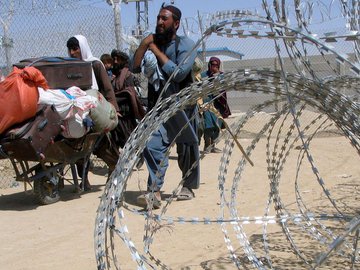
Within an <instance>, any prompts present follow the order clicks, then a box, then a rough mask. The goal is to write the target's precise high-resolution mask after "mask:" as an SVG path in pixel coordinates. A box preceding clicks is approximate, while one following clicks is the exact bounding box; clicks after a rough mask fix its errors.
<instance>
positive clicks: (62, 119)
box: [0, 57, 118, 161]
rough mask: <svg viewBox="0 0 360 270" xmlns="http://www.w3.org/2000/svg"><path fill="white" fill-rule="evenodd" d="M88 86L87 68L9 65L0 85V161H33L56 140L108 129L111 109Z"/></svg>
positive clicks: (63, 61)
mask: <svg viewBox="0 0 360 270" xmlns="http://www.w3.org/2000/svg"><path fill="white" fill-rule="evenodd" d="M91 85H92V68H91V63H89V62H85V61H81V60H78V59H74V58H60V57H46V58H38V59H26V60H23V61H20V63H17V64H15V65H14V69H13V71H12V72H11V73H10V75H9V76H8V77H6V79H5V80H4V81H2V82H0V156H1V157H3V158H7V157H12V158H16V159H19V160H34V161H38V160H42V159H44V158H46V157H45V156H44V152H45V149H46V148H47V147H48V146H49V144H51V143H53V142H54V141H56V140H59V139H64V138H65V139H77V138H81V137H83V136H84V135H86V134H87V133H89V132H92V131H94V132H108V131H110V130H112V129H114V128H115V127H116V125H117V121H118V119H117V114H116V110H115V108H114V107H113V105H112V104H111V103H109V102H107V101H106V100H105V98H104V97H103V95H102V94H101V93H99V92H98V90H94V89H90V88H91Z"/></svg>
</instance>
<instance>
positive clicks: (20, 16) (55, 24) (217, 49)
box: [0, 0, 359, 188]
mask: <svg viewBox="0 0 360 270" xmlns="http://www.w3.org/2000/svg"><path fill="white" fill-rule="evenodd" d="M11 3H13V5H11ZM0 10H1V14H0V19H1V25H0V27H1V28H0V67H1V70H2V71H3V72H4V73H5V74H7V73H8V72H9V70H11V66H12V64H13V63H16V62H18V61H20V60H22V59H26V58H30V57H40V56H67V49H66V41H67V40H68V38H69V37H71V36H73V35H76V34H82V35H84V36H86V37H87V39H88V41H89V44H90V47H91V49H92V52H93V54H94V56H96V57H100V55H101V54H103V53H109V52H110V51H111V50H112V49H113V48H115V47H116V40H115V34H114V33H115V30H114V14H113V8H112V7H111V6H110V5H108V6H107V7H106V8H104V7H98V6H96V5H94V4H93V2H92V1H46V0H43V1H21V0H19V1H11V0H8V1H1V3H0ZM308 12H309V13H310V11H308ZM236 13H238V14H241V16H244V17H245V18H246V16H247V15H246V14H256V13H257V11H241V10H235V11H225V12H220V11H219V12H217V13H216V14H198V17H197V18H184V19H183V21H182V32H183V33H182V32H181V31H180V34H186V35H188V36H190V37H191V38H193V39H194V40H197V38H198V36H199V34H200V33H201V31H204V30H205V29H206V28H207V27H209V26H210V25H212V24H213V23H214V21H215V20H223V19H226V18H229V17H231V16H234V15H236ZM325 13H326V12H324V14H325ZM340 15H341V14H340ZM340 15H339V14H325V15H323V16H322V17H323V18H324V20H329V21H332V20H338V19H339V18H341V16H340ZM251 27H253V25H252V26H251ZM260 30H263V29H254V28H250V25H249V34H248V36H244V35H243V38H241V39H240V42H239V39H232V38H228V39H226V41H225V42H224V39H222V38H221V37H218V36H216V35H214V36H211V37H209V38H208V39H207V40H206V44H204V46H203V49H205V50H207V51H211V50H213V51H214V54H218V56H219V57H220V58H221V59H222V60H223V65H222V68H223V70H224V71H225V72H226V71H231V70H232V69H234V68H238V67H242V68H245V69H246V68H268V69H274V70H278V69H279V62H278V61H277V57H276V51H275V46H274V43H273V41H272V40H270V39H263V38H261V37H260V36H259V34H258V33H257V31H260ZM335 30H336V33H337V35H341V34H344V33H345V32H346V31H347V30H349V29H346V28H345V27H343V28H338V29H335ZM331 31H333V32H334V29H333V28H332V29H331ZM125 32H126V30H125ZM129 32H130V31H129ZM317 32H322V33H326V32H327V29H322V30H321V31H317ZM324 35H325V34H324ZM333 35H334V33H333ZM332 41H334V40H332ZM336 41H338V42H336V43H335V42H334V43H332V44H334V46H335V47H336V49H337V51H339V52H344V53H349V52H351V50H352V48H353V44H351V41H346V42H345V41H344V40H336ZM123 42H126V41H125V40H123ZM125 45H128V44H125ZM124 47H126V46H124ZM303 50H304V51H306V53H307V55H308V56H309V57H310V58H313V59H315V58H316V57H318V58H319V59H318V60H316V61H313V60H312V61H311V62H312V64H313V70H315V72H316V74H317V76H319V77H321V78H326V77H327V76H331V75H333V74H336V75H346V74H345V73H344V72H347V70H348V69H346V68H343V65H342V64H341V63H339V62H336V61H335V59H334V58H333V57H332V56H331V54H329V55H326V57H328V58H329V59H330V60H329V61H331V62H332V64H333V65H334V67H333V68H330V66H329V65H328V63H326V61H325V60H324V59H323V58H322V57H319V53H318V51H316V50H315V49H314V47H313V46H309V47H308V48H306V47H304V48H303ZM224 52H226V53H227V55H222V54H223V53H224ZM281 52H286V49H285V48H281ZM231 53H235V54H238V55H239V54H241V55H242V57H241V59H236V58H233V57H231V56H228V55H231ZM207 59H208V58H203V61H204V62H206V60H207ZM287 62H290V60H289V59H288V58H285V63H287ZM288 67H289V71H292V72H296V70H294V68H293V67H292V66H291V64H290V63H289V66H288ZM203 69H204V70H205V69H206V63H204V68H203ZM342 91H343V92H344V93H346V94H347V95H350V96H352V97H353V98H354V99H356V100H358V99H359V93H358V92H356V91H355V92H354V90H352V89H348V88H345V89H343V90H342ZM228 95H229V97H230V99H229V104H230V107H231V109H232V111H233V113H235V114H236V113H241V112H244V111H246V110H247V109H248V108H249V107H250V106H252V105H254V104H256V103H259V102H262V101H263V98H265V97H262V96H261V95H260V94H259V93H257V94H254V95H252V94H251V93H246V96H244V95H245V94H243V93H238V92H235V91H234V92H232V91H230V92H229V94H228ZM272 109H273V110H276V106H274V108H272ZM92 160H93V163H94V165H95V166H105V164H104V163H102V162H101V160H99V159H97V158H95V157H94V158H93V159H92ZM11 167H12V166H11V164H10V162H9V161H7V160H0V188H5V187H9V186H11V185H12V184H13V182H14V172H13V171H12V170H11Z"/></svg>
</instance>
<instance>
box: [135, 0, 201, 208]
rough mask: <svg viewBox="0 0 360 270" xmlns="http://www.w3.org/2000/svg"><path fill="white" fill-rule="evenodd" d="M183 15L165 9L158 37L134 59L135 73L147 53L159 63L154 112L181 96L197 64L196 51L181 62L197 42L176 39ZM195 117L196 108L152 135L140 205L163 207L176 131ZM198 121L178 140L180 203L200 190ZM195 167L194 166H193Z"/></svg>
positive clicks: (152, 88)
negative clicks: (167, 99)
mask: <svg viewBox="0 0 360 270" xmlns="http://www.w3.org/2000/svg"><path fill="white" fill-rule="evenodd" d="M180 19H181V11H180V10H179V9H178V8H177V7H175V6H173V5H164V4H163V5H162V6H161V8H160V11H159V14H158V16H157V25H156V33H155V34H150V35H148V36H147V37H146V38H144V39H143V40H142V42H141V43H140V45H139V48H138V49H137V51H136V52H135V55H134V66H133V72H134V73H136V72H140V71H141V62H142V59H143V57H144V55H145V52H146V51H148V50H149V51H151V52H152V53H153V54H154V55H155V56H156V59H157V64H158V67H159V68H158V69H157V70H158V71H160V72H161V76H160V77H162V78H164V80H162V81H161V82H160V84H156V85H152V84H149V85H148V86H149V88H148V106H149V109H151V108H152V107H153V106H154V105H155V104H156V101H157V100H158V98H165V97H168V96H170V95H172V94H176V93H178V92H179V91H180V90H181V89H182V88H183V87H184V86H186V85H185V84H186V83H187V82H189V81H190V80H189V77H190V76H191V70H192V66H193V64H194V61H195V57H196V51H195V50H193V51H192V53H191V55H190V57H189V58H188V59H187V60H186V61H185V62H182V60H183V59H184V58H185V57H186V56H187V55H188V53H189V51H191V50H192V49H193V47H194V42H193V41H192V40H191V39H189V38H187V37H183V36H178V35H176V32H177V30H178V28H179V25H180ZM176 68H179V72H177V74H176V75H175V76H174V77H173V78H172V80H171V82H170V85H169V87H168V88H167V89H166V92H165V93H163V94H162V95H161V97H159V96H160V92H161V90H162V88H163V86H164V84H165V82H166V81H167V79H168V78H169V77H170V76H171V74H172V73H173V72H174V71H175V69H176ZM194 114H196V106H195V105H194V106H189V108H187V109H185V111H179V112H177V113H176V115H174V116H173V117H171V118H170V119H169V120H168V121H167V122H166V123H164V124H162V125H161V127H160V129H159V130H157V131H156V132H154V133H153V134H152V137H151V139H150V141H149V142H148V144H147V146H146V148H145V149H144V157H145V161H146V163H147V167H148V170H149V178H148V189H147V193H146V194H144V195H142V196H140V197H139V198H138V203H139V204H143V205H149V202H150V200H151V201H152V202H151V204H152V205H153V207H154V208H159V207H160V205H161V193H160V190H161V188H162V186H163V183H164V178H165V173H166V170H167V167H168V157H167V155H166V152H167V150H168V148H169V146H170V144H171V142H172V139H173V138H174V137H175V135H176V134H174V133H175V132H174V130H178V131H180V129H179V123H186V122H187V121H189V119H191V118H192V116H193V115H194ZM195 122H196V121H195V120H193V121H190V123H191V126H189V127H188V128H187V130H186V131H184V132H183V133H186V134H181V135H180V136H179V137H178V138H177V139H176V143H177V144H176V145H177V153H178V165H179V167H180V169H181V170H182V175H183V186H182V189H181V191H180V193H179V194H178V196H177V199H178V200H188V199H192V198H193V197H194V196H195V195H194V192H193V189H197V188H198V187H199V165H198V164H197V163H198V160H199V148H198V140H197V135H196V134H197V127H196V125H195ZM194 164H195V165H194Z"/></svg>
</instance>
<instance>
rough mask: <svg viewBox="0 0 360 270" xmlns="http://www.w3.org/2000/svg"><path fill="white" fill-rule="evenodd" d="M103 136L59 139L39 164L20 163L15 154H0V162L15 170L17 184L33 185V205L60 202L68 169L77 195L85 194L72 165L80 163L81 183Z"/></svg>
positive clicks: (94, 134)
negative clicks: (67, 167) (6, 161)
mask: <svg viewBox="0 0 360 270" xmlns="http://www.w3.org/2000/svg"><path fill="white" fill-rule="evenodd" d="M102 136H104V134H103V133H88V134H86V135H85V136H83V137H81V138H79V139H67V138H62V139H60V140H57V141H55V142H54V143H52V144H50V145H49V146H48V147H47V148H46V150H45V153H44V158H43V159H41V160H22V159H19V158H16V157H14V156H16V155H14V154H9V153H5V152H3V151H1V142H0V158H8V159H9V160H10V161H11V163H12V166H13V168H14V171H15V174H16V181H19V182H25V183H30V184H31V183H32V185H33V190H34V194H35V198H36V201H37V202H38V203H40V204H43V205H47V204H52V203H55V202H57V201H59V200H60V193H59V189H61V187H63V185H64V179H65V177H64V171H65V167H66V166H70V169H71V175H72V179H71V180H72V182H73V185H74V190H75V191H76V192H81V191H84V186H85V185H84V184H82V185H79V181H78V174H77V169H76V166H75V163H76V162H77V161H78V160H80V159H83V160H84V166H83V171H82V172H81V176H82V180H83V182H84V179H85V178H86V177H87V170H86V168H87V166H86V165H87V163H88V162H89V160H90V156H91V153H92V151H93V150H94V148H95V147H96V145H97V143H98V142H99V141H100V140H101V138H102Z"/></svg>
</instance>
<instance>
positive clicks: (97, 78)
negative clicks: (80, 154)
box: [66, 35, 120, 190]
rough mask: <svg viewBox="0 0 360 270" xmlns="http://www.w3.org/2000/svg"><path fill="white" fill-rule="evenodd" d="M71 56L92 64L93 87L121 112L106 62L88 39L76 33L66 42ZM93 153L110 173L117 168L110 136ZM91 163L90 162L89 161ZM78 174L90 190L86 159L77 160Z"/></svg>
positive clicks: (103, 138)
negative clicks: (91, 47)
mask: <svg viewBox="0 0 360 270" xmlns="http://www.w3.org/2000/svg"><path fill="white" fill-rule="evenodd" d="M66 46H67V48H68V53H69V56H70V57H73V58H78V59H81V60H84V61H86V62H91V64H92V87H91V88H92V89H97V90H99V92H100V93H101V94H102V95H103V96H104V97H105V99H106V100H107V101H109V102H110V103H111V104H112V105H113V106H114V107H115V109H116V111H117V112H118V115H120V113H119V106H118V104H117V102H116V98H115V93H114V89H113V87H112V85H111V81H110V78H109V76H108V74H107V72H106V69H105V66H104V64H103V63H102V62H101V61H100V59H98V58H96V57H94V56H93V54H92V52H91V50H90V46H89V44H88V42H87V39H86V38H85V37H84V36H82V35H76V36H73V37H71V38H69V40H68V41H67V43H66ZM93 153H94V154H95V155H97V156H98V157H99V158H101V159H102V160H103V161H104V162H105V163H106V164H107V166H108V167H109V175H110V174H111V172H112V171H113V170H114V169H115V166H116V163H117V160H118V158H119V150H118V147H117V146H116V144H115V142H114V141H113V139H112V138H111V137H110V136H103V137H102V139H101V141H100V142H99V144H98V146H97V147H96V148H95V149H94V151H93ZM87 164H88V165H89V162H88V163H87ZM76 165H77V169H78V174H79V176H80V177H83V178H84V179H83V183H84V189H85V190H90V189H91V186H90V182H89V180H88V176H87V172H88V170H89V166H87V168H86V170H85V171H86V172H85V175H83V174H82V172H83V165H84V159H80V160H78V161H77V162H76Z"/></svg>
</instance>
